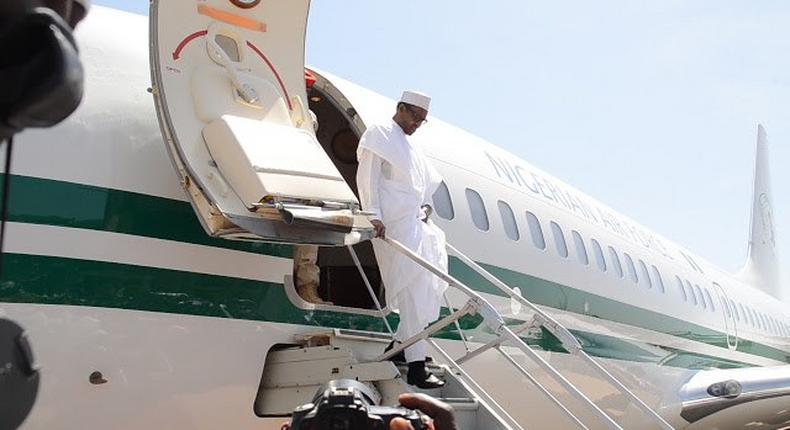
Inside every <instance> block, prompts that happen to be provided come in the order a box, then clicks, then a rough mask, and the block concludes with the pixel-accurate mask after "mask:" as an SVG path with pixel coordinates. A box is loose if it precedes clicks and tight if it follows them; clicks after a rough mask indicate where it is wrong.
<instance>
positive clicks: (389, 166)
mask: <svg viewBox="0 0 790 430" xmlns="http://www.w3.org/2000/svg"><path fill="white" fill-rule="evenodd" d="M357 159H358V160H359V168H358V170H357V187H358V190H359V197H360V201H361V203H362V208H363V209H364V210H366V211H370V212H374V213H375V214H376V215H375V216H372V218H374V219H379V220H381V222H382V223H383V224H384V226H385V227H386V229H387V230H386V233H385V234H386V236H387V237H390V238H392V239H395V240H397V241H399V242H401V243H403V244H404V245H405V246H406V247H408V248H409V249H411V250H412V251H415V252H416V253H417V254H418V255H420V256H422V257H423V258H425V259H426V260H428V261H430V262H431V263H433V264H434V265H436V266H437V267H439V268H440V269H441V270H443V271H445V272H446V271H447V251H446V249H445V237H444V232H442V230H441V229H439V228H438V227H437V226H436V225H435V224H433V222H431V221H428V222H427V223H426V222H423V221H421V220H420V219H419V217H420V207H421V206H422V205H423V204H425V203H430V202H431V196H432V195H433V193H434V192H435V191H436V189H437V187H438V186H439V184H440V183H441V180H442V179H441V177H440V176H439V174H438V172H436V170H435V169H434V168H433V167H432V166H431V164H430V162H429V160H428V158H427V157H426V156H425V154H424V153H423V152H422V150H421V149H420V148H419V147H417V146H415V145H413V144H412V143H411V142H409V139H408V138H407V137H406V135H405V134H404V133H403V130H402V129H401V128H400V126H399V125H398V124H397V123H395V122H394V121H393V122H391V123H390V124H388V125H374V126H371V127H369V128H368V129H367V131H365V133H364V134H363V135H362V138H361V139H360V143H359V147H358V149H357ZM373 248H374V250H375V252H376V260H377V262H378V265H379V271H380V272H381V279H382V281H383V283H384V288H385V293H386V299H387V304H388V305H389V306H390V308H392V309H393V310H398V311H399V313H400V323H399V325H398V331H397V333H396V339H398V340H400V341H403V340H406V339H408V338H409V337H411V336H413V335H415V334H417V333H419V332H420V331H422V330H423V329H424V328H425V327H426V326H428V324H430V323H431V322H433V321H434V320H436V319H437V318H438V317H439V309H440V306H441V297H442V294H443V293H444V290H445V289H446V288H447V283H446V282H444V281H442V280H440V279H439V278H437V277H436V276H434V275H433V274H432V273H430V272H428V271H427V270H425V269H424V268H422V267H420V266H418V265H417V263H415V262H413V261H411V260H410V259H409V258H408V257H406V256H404V255H403V254H401V253H399V252H397V251H395V250H393V249H392V248H391V247H390V246H389V245H387V244H386V243H384V242H382V241H379V240H374V241H373ZM425 347H426V344H425V342H424V341H423V342H419V343H417V344H416V345H414V346H412V347H410V348H407V349H406V351H405V354H406V360H407V361H409V362H412V361H420V360H424V359H425Z"/></svg>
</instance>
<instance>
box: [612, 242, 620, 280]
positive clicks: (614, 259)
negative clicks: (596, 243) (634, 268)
mask: <svg viewBox="0 0 790 430" xmlns="http://www.w3.org/2000/svg"><path fill="white" fill-rule="evenodd" d="M609 256H610V257H612V266H614V270H615V271H616V272H617V276H619V277H620V278H622V277H623V265H622V264H620V257H619V256H618V255H617V250H615V249H614V248H612V247H611V246H610V247H609Z"/></svg>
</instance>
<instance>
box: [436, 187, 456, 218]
mask: <svg viewBox="0 0 790 430" xmlns="http://www.w3.org/2000/svg"><path fill="white" fill-rule="evenodd" d="M433 205H434V209H436V215H439V216H440V217H442V218H444V219H453V218H455V209H453V201H452V199H451V198H450V190H449V189H447V184H445V183H444V181H442V183H441V184H439V188H437V189H436V192H434V193H433Z"/></svg>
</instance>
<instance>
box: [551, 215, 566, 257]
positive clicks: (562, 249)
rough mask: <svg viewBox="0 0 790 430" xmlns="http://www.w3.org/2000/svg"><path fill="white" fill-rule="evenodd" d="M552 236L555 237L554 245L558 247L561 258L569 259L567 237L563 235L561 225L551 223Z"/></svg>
mask: <svg viewBox="0 0 790 430" xmlns="http://www.w3.org/2000/svg"><path fill="white" fill-rule="evenodd" d="M551 234H552V236H554V244H555V245H556V246H557V253H558V254H560V257H562V258H567V257H568V244H567V243H565V235H564V234H562V228H561V227H560V225H559V224H557V223H556V222H554V221H552V222H551Z"/></svg>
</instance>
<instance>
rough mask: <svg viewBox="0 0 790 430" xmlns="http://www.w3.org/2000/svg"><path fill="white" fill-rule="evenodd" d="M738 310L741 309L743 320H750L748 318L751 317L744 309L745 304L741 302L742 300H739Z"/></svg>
mask: <svg viewBox="0 0 790 430" xmlns="http://www.w3.org/2000/svg"><path fill="white" fill-rule="evenodd" d="M738 310H739V311H741V315H742V316H743V322H748V319H747V318H749V317H748V316H747V315H746V311H745V310H744V309H743V305H742V304H741V302H738Z"/></svg>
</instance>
